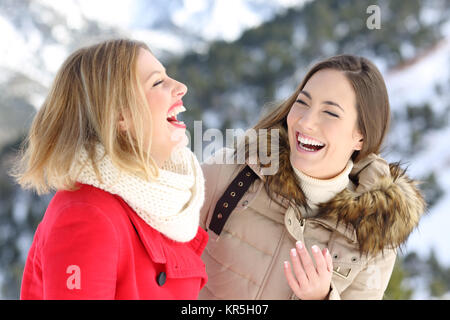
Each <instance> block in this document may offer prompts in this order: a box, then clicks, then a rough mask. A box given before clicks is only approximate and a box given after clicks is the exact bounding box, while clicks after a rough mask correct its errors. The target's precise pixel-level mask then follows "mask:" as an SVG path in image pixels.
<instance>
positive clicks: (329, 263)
mask: <svg viewBox="0 0 450 320" xmlns="http://www.w3.org/2000/svg"><path fill="white" fill-rule="evenodd" d="M322 254H323V256H324V258H325V263H326V265H327V271H328V272H332V271H333V259H331V254H330V251H329V250H328V249H327V248H325V249H323V250H322Z"/></svg>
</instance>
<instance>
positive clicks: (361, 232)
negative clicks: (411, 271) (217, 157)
mask: <svg viewBox="0 0 450 320" xmlns="http://www.w3.org/2000/svg"><path fill="white" fill-rule="evenodd" d="M370 158H371V159H363V160H362V161H361V162H360V163H355V167H354V170H352V172H351V174H350V178H351V180H352V181H354V182H355V184H356V186H357V188H356V190H355V191H353V190H349V189H344V190H343V191H341V192H340V193H338V194H337V195H336V196H335V197H334V198H332V199H331V200H329V201H327V202H324V203H321V204H319V205H318V208H317V210H318V211H317V214H316V215H315V218H314V219H316V220H318V221H321V222H322V223H324V224H327V225H328V226H330V227H332V228H333V229H335V230H336V231H337V232H340V233H341V234H343V235H345V236H346V237H347V238H348V239H349V240H351V241H352V242H357V243H358V244H359V249H360V253H361V254H377V253H380V252H383V250H384V249H385V248H386V249H387V248H397V247H399V246H401V245H402V244H404V243H405V242H406V240H407V239H408V237H409V235H410V234H411V233H412V231H413V230H414V229H415V228H416V227H417V226H418V223H419V220H420V218H421V216H422V215H423V214H424V213H425V211H426V203H425V199H424V198H423V196H422V194H421V192H420V191H419V189H418V186H417V185H418V183H417V182H416V181H414V180H412V179H410V178H409V177H408V176H407V175H406V171H405V170H403V169H402V168H401V167H400V165H399V163H391V164H389V165H387V163H386V166H385V168H386V169H382V167H383V166H373V167H374V168H371V169H370V171H371V172H374V173H373V174H371V176H370V179H364V181H362V182H363V183H359V181H358V180H359V178H360V177H361V176H362V175H365V174H367V173H368V172H369V170H365V169H366V168H368V167H369V165H370V164H371V162H373V161H380V159H381V158H379V157H378V156H376V157H373V156H372V157H370ZM375 158H376V159H375ZM288 161H289V157H288V155H287V154H286V152H284V153H282V154H281V155H280V168H279V170H285V168H284V167H285V166H287V165H289V166H290V162H289V163H288ZM383 161H384V160H383ZM247 165H248V166H249V167H250V168H251V169H252V170H253V171H254V172H255V173H256V174H257V175H258V176H259V177H260V178H261V179H262V180H263V181H265V179H264V176H263V175H262V171H261V168H260V167H259V165H256V164H248V163H247ZM372 169H373V170H372ZM284 183H286V182H284ZM289 185H294V184H289ZM293 194H294V193H293ZM280 198H283V197H280Z"/></svg>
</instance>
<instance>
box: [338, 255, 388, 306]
mask: <svg viewBox="0 0 450 320" xmlns="http://www.w3.org/2000/svg"><path fill="white" fill-rule="evenodd" d="M396 257H397V250H396V249H387V250H385V251H384V254H382V253H379V254H378V255H376V256H375V257H373V258H371V259H370V260H369V262H368V263H367V265H366V266H365V267H364V269H362V270H361V271H360V272H359V274H358V275H357V276H356V278H355V279H354V280H353V281H352V283H351V285H350V286H349V287H348V288H347V289H345V290H344V291H343V292H341V293H340V298H341V299H342V300H381V299H383V295H384V292H385V291H386V288H387V286H388V284H389V280H390V278H391V275H392V271H393V269H394V264H395V259H396ZM334 297H336V298H337V295H335V296H334ZM330 298H331V297H330Z"/></svg>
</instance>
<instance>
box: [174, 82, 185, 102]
mask: <svg viewBox="0 0 450 320" xmlns="http://www.w3.org/2000/svg"><path fill="white" fill-rule="evenodd" d="M174 81H175V86H174V87H173V91H172V95H173V96H174V97H178V98H181V97H182V96H184V95H185V94H186V93H187V90H188V89H187V87H186V85H185V84H184V83H181V82H178V81H176V80H174Z"/></svg>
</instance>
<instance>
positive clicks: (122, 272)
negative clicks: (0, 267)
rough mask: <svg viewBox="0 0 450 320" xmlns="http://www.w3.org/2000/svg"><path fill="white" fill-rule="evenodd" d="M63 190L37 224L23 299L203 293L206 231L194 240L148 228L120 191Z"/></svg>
mask: <svg viewBox="0 0 450 320" xmlns="http://www.w3.org/2000/svg"><path fill="white" fill-rule="evenodd" d="M78 185H79V186H81V189H79V190H77V191H73V192H71V191H58V192H56V194H55V196H54V197H53V199H52V201H51V202H50V204H49V206H48V208H47V211H46V212H45V215H44V218H43V220H42V222H41V223H40V224H39V226H38V229H37V231H36V234H35V236H34V239H33V244H32V246H31V248H30V251H29V254H28V258H27V261H26V264H25V269H24V273H23V279H22V288H21V294H20V296H21V299H197V297H198V293H199V291H200V289H201V288H202V287H203V286H204V285H205V283H206V281H207V275H206V270H205V265H204V263H203V262H202V260H201V259H200V255H201V253H202V252H203V250H204V248H205V246H206V243H207V241H208V234H207V233H206V232H205V231H204V230H203V229H201V228H200V227H199V229H198V232H197V235H196V237H195V238H194V239H193V240H191V241H190V242H188V243H180V242H176V241H173V240H171V239H169V238H167V237H165V236H164V235H162V234H161V233H160V232H158V231H156V230H155V229H153V228H152V227H150V226H149V225H148V224H147V223H146V222H145V221H144V220H142V219H141V218H140V217H139V216H138V215H137V214H136V213H135V212H134V211H133V210H132V209H131V208H130V207H129V206H128V205H127V204H126V203H125V201H123V200H122V198H120V197H119V196H116V195H112V194H110V193H108V192H105V191H103V190H101V189H98V188H95V187H93V186H90V185H85V184H78Z"/></svg>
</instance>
